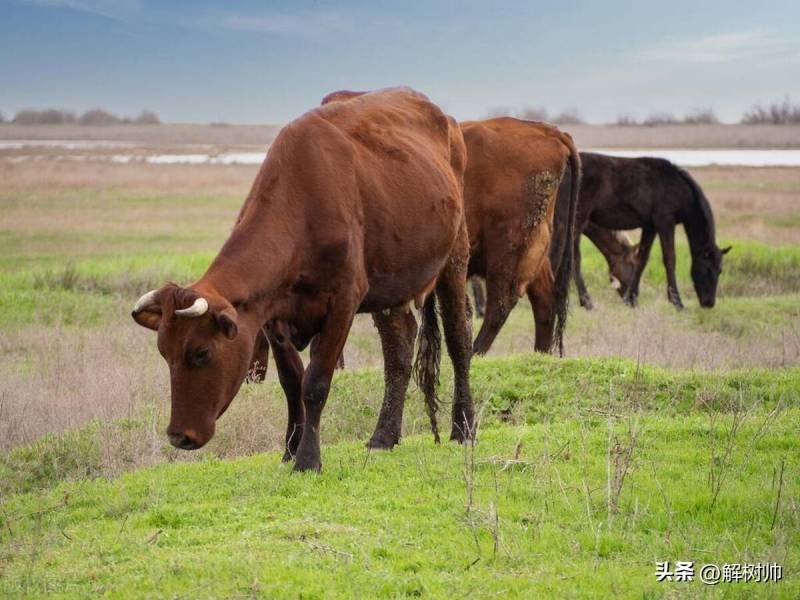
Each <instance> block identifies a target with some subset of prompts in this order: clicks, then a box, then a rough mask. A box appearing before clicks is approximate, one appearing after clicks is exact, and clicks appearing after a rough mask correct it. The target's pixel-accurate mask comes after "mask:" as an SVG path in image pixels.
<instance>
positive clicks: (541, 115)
mask: <svg viewBox="0 0 800 600" xmlns="http://www.w3.org/2000/svg"><path fill="white" fill-rule="evenodd" d="M489 117H517V118H518V119H525V120H526V121H549V122H550V123H557V124H559V125H579V124H582V123H585V121H584V120H583V118H582V117H581V114H580V113H579V112H578V110H577V109H575V108H568V109H565V110H562V111H561V112H559V113H556V114H554V115H552V116H551V115H550V113H549V112H548V111H547V109H546V108H543V107H539V106H525V107H523V108H521V109H519V110H514V109H510V108H507V107H497V108H494V109H492V110H490V111H489Z"/></svg>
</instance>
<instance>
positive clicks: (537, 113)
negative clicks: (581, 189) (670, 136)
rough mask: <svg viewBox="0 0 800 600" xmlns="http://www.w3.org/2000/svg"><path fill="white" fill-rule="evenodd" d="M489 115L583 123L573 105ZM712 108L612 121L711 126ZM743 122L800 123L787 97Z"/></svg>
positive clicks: (750, 114) (505, 110) (754, 109)
mask: <svg viewBox="0 0 800 600" xmlns="http://www.w3.org/2000/svg"><path fill="white" fill-rule="evenodd" d="M488 116H489V117H506V116H508V117H517V118H519V119H525V120H528V121H549V122H551V123H556V124H558V125H580V124H583V123H585V121H584V120H583V118H582V117H581V114H580V113H579V112H578V111H577V110H576V109H574V108H571V109H567V110H562V111H561V112H559V113H556V114H555V115H552V116H551V115H550V113H549V112H548V111H547V109H545V108H543V107H531V106H527V107H523V108H521V109H519V110H515V109H511V108H507V107H498V108H494V109H492V110H490V111H489V114H488ZM719 122H720V121H719V119H718V118H717V115H716V113H715V112H714V109H712V108H698V109H695V110H693V111H690V112H688V113H686V114H684V115H683V116H681V117H679V116H677V115H675V114H674V113H670V112H655V113H651V114H650V115H648V116H647V117H645V118H644V119H641V120H639V119H637V118H636V117H634V116H633V115H630V114H621V115H619V116H618V117H617V120H616V121H615V122H614V124H615V125H619V126H644V127H656V126H659V125H715V124H717V123H719ZM739 122H740V123H742V124H744V125H793V124H795V125H796V124H800V104H792V102H791V101H790V100H789V99H788V98H787V99H785V100H783V101H782V102H773V103H771V104H766V105H762V104H756V105H754V106H753V107H752V108H750V109H749V110H748V111H746V112H745V113H744V115H742V118H741V120H740V121H739Z"/></svg>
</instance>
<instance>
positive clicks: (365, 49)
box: [0, 0, 800, 123]
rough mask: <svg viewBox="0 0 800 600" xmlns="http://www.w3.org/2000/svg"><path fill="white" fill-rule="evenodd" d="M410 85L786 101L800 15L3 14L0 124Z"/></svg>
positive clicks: (614, 4)
mask: <svg viewBox="0 0 800 600" xmlns="http://www.w3.org/2000/svg"><path fill="white" fill-rule="evenodd" d="M400 84H402V85H410V86H412V87H415V88H417V89H419V90H420V91H423V92H425V93H426V94H428V95H429V96H430V97H431V98H432V99H433V100H434V101H436V102H438V103H439V104H440V105H441V106H443V107H444V108H445V109H446V110H447V111H449V112H450V113H452V114H453V115H455V116H456V117H458V118H460V119H468V118H479V117H483V116H485V115H486V114H487V113H488V112H489V111H490V110H492V109H495V108H499V107H507V108H510V109H519V108H521V107H524V106H544V107H546V108H547V109H548V110H550V111H551V113H553V112H558V111H560V110H562V109H566V108H576V109H577V110H578V111H579V112H580V113H581V114H582V115H583V116H584V117H585V118H587V119H588V120H590V121H596V122H603V121H609V120H613V119H615V117H616V116H617V115H618V114H621V113H628V114H632V115H634V116H636V117H639V118H641V117H644V116H646V115H648V114H650V113H653V112H659V111H671V112H675V113H682V112H685V111H688V110H692V109H694V108H701V107H712V108H714V109H715V110H716V112H717V114H718V115H719V116H720V117H721V118H723V119H724V120H731V121H733V120H738V118H739V116H740V115H741V113H742V111H743V110H745V109H747V108H749V107H750V106H751V105H752V104H753V103H755V102H768V101H772V100H780V99H783V98H784V97H785V96H787V95H788V96H791V97H792V98H793V99H794V100H796V101H800V2H797V0H792V1H783V0H775V1H769V2H764V1H761V2H751V1H740V2H731V1H730V0H726V1H717V0H709V1H698V0H693V1H684V0H671V1H669V2H632V1H631V2H621V1H617V0H605V1H603V2H599V1H588V0H586V1H584V0H564V1H561V2H513V1H505V2H503V1H486V2H471V1H465V2H447V1H443V2H435V1H433V0H431V1H428V2H425V1H422V2H417V1H415V0H408V1H405V2H383V1H380V0H374V1H372V2H353V1H348V0H344V1H340V2H326V1H302V0H301V1H295V2H253V1H243V2H240V1H229V2H207V1H204V0H199V1H192V2H189V1H174V2H169V1H162V2H152V1H148V0H0V111H2V112H3V113H4V114H6V115H10V114H13V113H14V112H15V111H17V110H19V109H21V108H27V107H46V106H55V107H63V108H68V109H72V110H76V111H82V110H85V109H87V108H91V107H95V106H102V107H105V108H107V109H109V110H112V111H114V112H117V113H121V114H135V113H137V112H139V111H140V110H141V109H143V108H150V109H153V110H155V111H156V112H158V113H159V114H160V115H161V117H162V119H164V120H168V121H186V122H208V121H229V122H241V123H264V122H284V121H286V120H288V119H291V118H293V117H294V116H297V115H299V114H301V113H302V112H304V111H305V110H307V109H308V108H310V107H312V106H314V105H315V104H317V103H318V102H319V100H320V99H321V98H322V97H323V96H324V95H325V94H326V93H328V92H330V91H333V90H336V89H343V88H347V89H374V88H379V87H385V86H390V85H400Z"/></svg>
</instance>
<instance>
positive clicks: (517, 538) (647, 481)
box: [0, 128, 800, 598]
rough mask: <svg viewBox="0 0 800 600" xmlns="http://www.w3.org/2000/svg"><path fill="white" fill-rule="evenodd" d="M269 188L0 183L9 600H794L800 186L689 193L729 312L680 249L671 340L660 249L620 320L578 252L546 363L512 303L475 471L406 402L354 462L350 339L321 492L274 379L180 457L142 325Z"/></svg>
mask: <svg viewBox="0 0 800 600" xmlns="http://www.w3.org/2000/svg"><path fill="white" fill-rule="evenodd" d="M0 129H2V128H0ZM255 169H256V168H255V167H251V166H246V167H245V166H208V165H203V166H199V165H198V166H191V165H144V164H136V165H115V164H110V163H99V162H97V163H96V162H91V161H89V162H85V163H71V162H69V163H68V162H56V161H47V160H43V161H37V162H21V163H16V164H15V163H11V162H9V161H4V160H0V181H2V186H1V187H0V356H2V361H0V448H2V450H0V520H1V521H2V522H0V593H2V594H7V595H20V596H36V595H41V594H43V593H45V592H47V591H53V592H56V593H58V594H61V595H62V596H65V597H78V596H85V595H87V594H89V593H106V594H109V595H113V596H117V595H122V596H134V595H145V596H146V595H151V596H163V595H174V596H176V597H181V596H187V597H192V596H203V595H208V596H225V597H231V596H237V595H239V596H245V597H249V596H262V597H275V596H281V595H284V596H289V597H296V596H297V595H299V593H300V592H301V591H302V590H306V591H307V595H308V596H309V597H317V596H326V595H327V596H342V597H345V596H352V595H356V594H358V595H362V596H363V595H371V594H372V593H377V594H379V595H384V596H402V595H431V596H444V595H452V594H453V593H457V594H459V595H461V594H462V593H463V595H468V594H472V595H477V596H480V597H483V596H489V595H492V594H497V595H506V596H507V595H520V596H522V595H527V596H530V595H531V594H536V593H537V592H538V593H540V594H542V593H550V594H552V595H554V596H588V595H593V594H594V593H598V592H599V593H600V594H601V595H606V596H609V597H610V596H614V597H616V596H620V597H628V596H636V597H642V596H643V595H644V596H646V597H661V596H667V597H670V596H673V595H680V596H683V595H689V596H694V595H701V594H703V593H712V594H717V595H720V596H725V597H752V596H753V595H761V596H765V597H786V598H790V597H797V596H798V595H799V594H800V587H799V586H800V579H798V577H797V571H798V567H800V564H799V563H798V559H797V552H798V549H799V548H800V535H799V534H798V532H799V531H800V529H798V525H799V524H800V523H799V520H800V513H799V512H798V507H799V505H798V493H800V489H798V481H800V479H798V467H799V466H800V465H799V464H798V462H797V461H798V456H800V454H799V453H798V449H799V448H800V442H798V433H799V432H798V425H797V424H798V422H800V420H799V419H798V416H800V414H799V413H798V406H800V389H799V388H798V385H799V384H798V381H799V380H800V372H798V366H799V365H800V221H798V206H800V169H789V168H786V169H777V168H776V169H750V168H702V169H693V170H692V173H693V174H694V175H695V176H696V177H697V178H698V180H699V181H700V183H701V184H702V185H703V187H704V189H705V190H706V192H707V194H708V196H709V198H710V200H711V203H712V205H713V207H714V209H715V212H716V215H717V221H718V237H719V240H720V244H721V245H722V244H727V243H732V244H733V246H734V250H733V251H732V252H731V253H730V254H729V255H728V256H727V257H726V261H725V271H724V273H723V274H722V279H721V284H720V290H719V292H720V293H719V298H718V303H717V306H716V307H715V308H714V309H713V310H710V311H707V310H702V309H700V308H699V306H698V304H697V301H696V299H695V297H694V293H693V290H692V287H691V282H690V280H689V276H688V272H689V262H688V251H687V246H686V243H685V238H684V237H683V235H682V234H679V240H680V242H679V257H678V266H679V285H680V288H681V291H682V293H683V297H684V302H685V303H686V304H687V309H686V310H685V311H683V312H681V313H677V312H675V311H674V310H673V309H672V308H671V306H669V305H668V304H667V302H666V299H665V289H664V288H665V286H664V274H663V268H662V266H661V264H660V251H659V249H658V248H657V247H656V248H655V249H654V252H653V256H652V257H651V264H650V266H649V267H648V269H647V271H646V274H645V281H644V282H643V289H642V297H641V306H640V308H638V309H636V310H630V309H628V308H627V307H625V306H623V305H622V304H621V302H620V301H619V299H618V297H617V296H616V294H615V292H613V290H611V289H610V288H609V287H608V284H607V278H606V275H605V266H604V264H603V262H602V258H601V257H600V256H599V254H598V253H597V252H596V251H595V250H594V249H593V248H592V247H591V246H590V245H589V244H587V243H585V242H584V272H585V275H586V278H587V283H588V284H589V288H590V291H591V292H592V294H593V296H594V297H595V299H596V301H597V304H598V308H597V309H596V310H595V311H592V312H587V311H584V310H582V309H580V308H579V307H578V306H577V303H575V306H573V308H572V311H571V316H570V322H569V326H568V331H567V338H566V349H567V355H568V357H569V359H568V360H556V359H551V358H547V357H535V356H531V355H530V354H528V352H529V351H530V349H531V347H532V327H533V319H532V317H531V313H530V308H529V307H528V306H527V304H525V303H520V305H519V306H518V307H517V308H516V309H515V311H514V313H513V314H512V317H511V319H510V321H509V323H508V324H507V326H506V327H505V328H504V330H503V331H502V333H501V335H500V338H499V339H498V342H497V343H496V345H495V347H494V348H493V351H492V353H491V356H490V357H489V358H486V359H478V360H476V362H475V367H474V389H475V397H476V401H477V402H478V403H479V404H480V406H481V414H482V420H481V429H480V431H479V443H478V444H477V445H476V447H475V449H474V455H473V454H472V453H471V452H470V451H469V449H465V448H458V447H454V446H451V445H448V444H443V445H442V446H440V447H436V446H434V445H433V444H432V441H431V440H430V436H429V435H427V434H426V432H427V425H426V421H425V417H424V411H423V410H422V406H421V400H420V397H419V395H418V393H417V392H416V391H415V390H412V391H411V392H410V393H409V398H408V400H407V406H408V411H407V417H406V421H405V435H406V438H405V440H404V442H403V444H402V445H401V446H400V447H399V448H398V449H397V450H395V451H394V452H391V453H387V454H378V455H375V454H373V455H367V454H366V451H365V450H364V449H363V446H362V444H363V442H364V441H365V440H366V439H367V437H368V435H369V433H370V431H371V427H372V426H374V422H375V419H376V415H377V408H378V407H379V404H380V395H381V392H380V390H381V382H380V379H381V377H380V367H381V358H380V352H379V346H378V340H377V336H376V335H375V334H374V331H373V327H372V324H371V323H370V319H369V318H368V317H360V318H359V319H357V322H356V324H355V326H354V329H353V332H352V334H351V337H350V339H349V341H348V345H347V348H346V353H345V359H346V363H347V370H346V371H345V372H342V373H339V374H337V376H336V378H335V381H334V385H333V392H332V395H331V399H330V401H329V406H328V407H327V408H326V413H325V417H324V422H323V441H324V447H323V461H324V465H325V468H324V472H323V474H322V475H320V476H313V475H309V476H298V477H289V476H288V469H287V468H286V467H285V466H282V465H280V464H279V462H278V459H279V456H278V453H277V448H278V447H279V446H280V443H281V441H280V440H281V436H282V430H283V427H284V419H285V416H284V413H285V407H284V400H283V397H282V395H281V393H280V390H279V387H278V386H277V383H276V381H275V379H274V377H275V376H274V369H273V368H271V369H270V373H269V380H268V381H267V382H266V383H265V384H264V385H246V386H245V387H244V388H243V390H242V392H241V393H240V394H239V397H238V398H237V400H236V401H235V402H234V403H233V405H232V407H231V410H230V411H229V412H228V413H227V414H226V415H225V417H224V418H223V419H222V421H221V422H220V423H219V427H218V435H217V437H216V438H215V439H214V440H213V441H212V442H211V443H210V444H209V445H208V447H207V448H204V449H203V450H201V451H198V452H196V453H192V454H187V453H178V452H177V451H175V450H173V449H171V447H170V446H169V445H168V443H167V442H166V440H165V436H164V435H163V429H164V425H165V419H166V417H167V414H168V410H169V409H168V400H167V397H168V392H167V390H168V378H167V373H166V368H165V367H164V365H163V364H162V361H161V359H160V357H159V356H158V353H157V351H156V348H155V340H154V338H153V336H152V334H151V333H150V332H147V331H145V330H142V329H141V328H139V327H137V326H136V325H135V324H133V322H132V321H131V320H130V317H129V311H130V306H131V304H132V302H133V301H135V299H136V298H137V297H138V296H139V295H140V294H141V293H142V292H143V291H146V290H147V289H150V288H152V287H156V286H157V285H159V284H160V283H162V282H163V281H165V280H170V279H171V280H176V281H178V282H188V281H190V280H191V279H192V278H193V277H196V276H198V275H199V274H200V273H202V271H203V269H204V268H205V266H206V265H207V264H208V262H209V260H210V259H211V257H212V256H213V255H214V253H215V252H216V250H217V249H218V248H219V246H220V244H221V242H222V240H224V238H225V236H226V234H227V232H228V231H229V228H230V226H231V224H232V223H233V220H234V218H235V215H236V213H237V211H238V208H239V206H240V204H241V202H242V199H243V197H244V195H245V194H246V192H247V190H248V188H249V185H250V183H251V181H252V178H253V176H254V173H255ZM523 353H524V354H523ZM612 356H620V357H623V358H621V359H615V358H609V357H612ZM642 365H654V366H642ZM449 385H450V384H449V371H447V370H445V372H444V374H443V390H442V396H443V397H445V398H446V397H447V394H448V389H449ZM445 411H446V407H445ZM781 473H782V476H781ZM656 560H673V561H674V560H695V561H698V563H702V562H719V563H722V562H759V561H762V562H764V561H770V562H779V563H781V564H783V566H784V581H783V582H782V583H780V584H773V585H771V586H769V585H764V584H761V585H760V586H752V585H744V584H728V585H724V586H723V585H720V586H716V587H713V588H712V587H708V588H705V587H704V586H703V585H702V584H700V583H699V582H694V583H692V584H685V585H686V587H680V585H684V584H676V583H672V584H663V583H662V584H657V583H656V582H655V576H654V572H655V561H656ZM292 586H294V587H292Z"/></svg>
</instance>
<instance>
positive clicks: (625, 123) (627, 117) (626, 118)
mask: <svg viewBox="0 0 800 600" xmlns="http://www.w3.org/2000/svg"><path fill="white" fill-rule="evenodd" d="M614 124H615V125H619V126H620V127H630V126H633V125H641V123H639V121H637V120H636V117H634V116H633V115H631V114H627V113H623V114H621V115H617V120H616V122H615V123H614Z"/></svg>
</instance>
